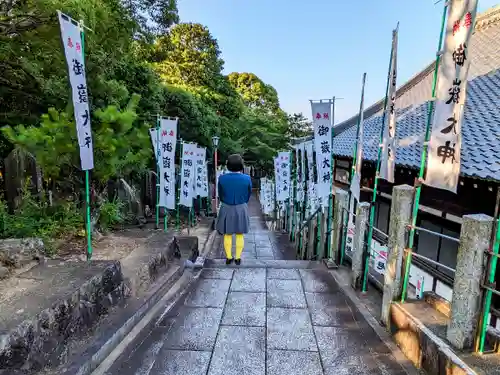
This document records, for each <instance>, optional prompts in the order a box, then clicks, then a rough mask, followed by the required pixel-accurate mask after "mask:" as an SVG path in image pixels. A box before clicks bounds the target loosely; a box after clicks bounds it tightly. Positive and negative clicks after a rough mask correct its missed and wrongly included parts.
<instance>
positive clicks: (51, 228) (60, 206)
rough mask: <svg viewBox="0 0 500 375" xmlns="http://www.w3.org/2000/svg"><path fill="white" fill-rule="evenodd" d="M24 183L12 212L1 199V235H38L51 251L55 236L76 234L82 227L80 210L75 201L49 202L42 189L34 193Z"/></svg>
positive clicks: (1, 236)
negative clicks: (20, 196) (18, 200)
mask: <svg viewBox="0 0 500 375" xmlns="http://www.w3.org/2000/svg"><path fill="white" fill-rule="evenodd" d="M26 186H27V185H25V188H24V189H23V197H22V201H21V205H20V207H19V208H18V209H17V210H16V211H15V212H14V213H12V214H11V213H9V212H8V210H7V204H6V202H5V201H4V200H0V238H11V237H14V238H27V237H40V238H42V239H43V240H44V242H45V244H46V247H47V249H48V250H49V251H50V250H52V244H53V240H54V239H58V238H61V237H63V236H64V237H65V238H68V237H69V236H76V235H77V234H78V233H79V232H80V231H81V230H82V228H83V225H84V223H83V213H82V212H81V210H79V209H78V208H77V207H76V204H75V202H73V201H70V200H61V201H57V202H54V203H53V204H52V205H50V204H49V200H48V198H47V194H45V192H41V193H40V195H39V196H37V197H34V196H32V195H31V193H30V192H29V190H28V189H27V187H26Z"/></svg>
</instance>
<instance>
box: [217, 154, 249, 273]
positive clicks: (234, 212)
mask: <svg viewBox="0 0 500 375" xmlns="http://www.w3.org/2000/svg"><path fill="white" fill-rule="evenodd" d="M243 167H244V166H243V158H242V157H241V156H240V155H238V154H233V155H230V156H229V157H228V158H227V169H228V171H229V173H226V174H223V175H222V176H220V177H219V184H218V188H219V197H220V201H221V203H222V205H221V208H220V210H219V214H218V216H217V226H216V227H217V231H218V232H219V233H220V234H223V235H224V250H225V252H226V264H231V263H232V262H233V254H232V247H233V234H234V235H236V256H235V263H236V264H237V265H239V264H241V253H242V251H243V246H244V239H243V234H244V233H248V229H249V227H250V220H249V217H248V205H247V203H248V200H249V199H250V195H251V194H252V180H251V179H250V176H248V175H246V174H243V173H242V172H243Z"/></svg>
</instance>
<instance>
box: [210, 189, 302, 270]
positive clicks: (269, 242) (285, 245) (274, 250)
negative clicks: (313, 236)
mask: <svg viewBox="0 0 500 375" xmlns="http://www.w3.org/2000/svg"><path fill="white" fill-rule="evenodd" d="M249 214H250V233H247V234H245V247H244V248H243V253H242V254H241V259H242V260H245V259H262V260H271V259H290V260H293V259H296V255H295V250H294V246H293V245H292V244H291V243H290V242H289V241H288V238H289V237H288V236H289V235H288V233H281V232H270V231H269V230H268V229H267V227H266V223H265V221H264V219H263V217H262V213H261V211H260V203H259V202H258V201H257V199H256V198H255V196H252V197H251V198H250V202H249ZM233 256H234V239H233ZM225 257H226V255H225V253H224V246H223V243H222V236H218V237H217V239H216V241H215V244H214V247H213V249H212V251H211V252H210V253H209V254H208V256H207V258H211V259H223V258H225Z"/></svg>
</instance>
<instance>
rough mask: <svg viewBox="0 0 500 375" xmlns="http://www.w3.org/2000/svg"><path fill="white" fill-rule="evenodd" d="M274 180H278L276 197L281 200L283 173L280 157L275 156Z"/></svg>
mask: <svg viewBox="0 0 500 375" xmlns="http://www.w3.org/2000/svg"><path fill="white" fill-rule="evenodd" d="M274 180H275V181H276V186H275V187H276V199H277V201H278V202H281V175H280V158H279V157H278V156H277V157H275V158H274Z"/></svg>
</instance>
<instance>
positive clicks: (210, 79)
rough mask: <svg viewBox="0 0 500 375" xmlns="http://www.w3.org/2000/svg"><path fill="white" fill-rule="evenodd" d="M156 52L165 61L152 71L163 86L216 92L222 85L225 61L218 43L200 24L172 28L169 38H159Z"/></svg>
mask: <svg viewBox="0 0 500 375" xmlns="http://www.w3.org/2000/svg"><path fill="white" fill-rule="evenodd" d="M157 49H158V50H160V51H161V52H163V54H164V56H165V59H164V60H162V61H160V62H158V63H156V64H155V67H156V69H157V71H158V72H159V73H160V75H161V77H162V79H163V80H164V81H165V82H168V83H171V84H177V85H187V86H192V87H209V88H211V89H213V90H215V91H217V90H218V89H219V88H220V86H221V84H222V83H223V82H222V81H223V79H222V68H223V66H224V60H222V58H221V51H220V49H219V44H218V43H217V40H216V39H215V38H214V37H213V36H212V34H210V31H209V30H208V28H207V27H205V26H203V25H200V24H199V23H180V24H178V25H175V26H174V27H173V28H172V29H171V30H170V32H169V33H168V37H165V38H160V39H159V40H158V42H157Z"/></svg>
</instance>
